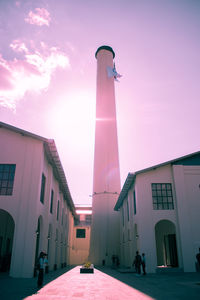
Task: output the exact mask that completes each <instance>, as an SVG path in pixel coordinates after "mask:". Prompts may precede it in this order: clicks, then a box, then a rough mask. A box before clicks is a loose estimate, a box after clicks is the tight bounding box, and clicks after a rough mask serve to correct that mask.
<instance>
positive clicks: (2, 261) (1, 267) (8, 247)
mask: <svg viewBox="0 0 200 300" xmlns="http://www.w3.org/2000/svg"><path fill="white" fill-rule="evenodd" d="M14 229H15V223H14V220H13V218H12V216H11V215H10V214H9V213H8V212H7V211H5V210H3V209H0V271H1V272H8V271H9V270H10V264H11V257H12V246H13V237H14Z"/></svg>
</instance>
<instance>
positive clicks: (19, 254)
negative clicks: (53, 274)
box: [0, 128, 69, 277]
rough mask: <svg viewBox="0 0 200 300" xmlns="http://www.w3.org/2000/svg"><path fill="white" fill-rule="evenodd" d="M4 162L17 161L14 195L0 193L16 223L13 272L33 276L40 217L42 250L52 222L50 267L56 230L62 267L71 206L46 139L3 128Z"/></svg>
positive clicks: (0, 146) (0, 133) (0, 155)
mask: <svg viewBox="0 0 200 300" xmlns="http://www.w3.org/2000/svg"><path fill="white" fill-rule="evenodd" d="M0 163H1V164H16V170H15V178H14V187H13V194H12V195H11V196H2V195H1V196H0V198H1V203H0V209H2V210H5V211H7V212H8V213H9V214H10V215H11V216H12V218H13V220H14V224H15V229H14V238H13V247H12V257H11V267H10V275H11V276H12V277H32V276H33V270H34V265H35V250H36V237H37V235H36V231H37V224H38V219H39V220H40V223H41V233H40V243H39V251H47V248H48V234H49V225H50V227H51V236H50V241H49V249H50V252H51V255H50V261H49V267H50V269H53V266H54V264H55V237H56V230H57V233H58V242H59V244H58V245H57V248H58V249H57V250H58V251H57V256H58V257H57V259H58V266H61V265H62V263H63V260H65V259H66V258H65V257H66V256H67V254H66V251H67V242H68V232H67V231H68V227H69V224H68V218H67V212H68V210H69V208H68V206H67V205H66V201H65V200H64V199H63V195H62V192H60V189H59V184H58V181H57V179H55V177H54V175H53V169H52V166H51V165H50V164H49V163H48V161H47V158H46V155H45V152H44V148H43V142H42V141H40V140H37V139H34V138H31V137H29V136H26V135H22V134H19V133H16V132H13V131H12V130H7V129H4V128H0ZM42 173H44V175H45V177H46V187H45V199H44V204H42V203H41V202H40V191H41V177H42ZM52 188H53V189H54V190H55V198H54V199H55V200H54V208H53V214H50V198H51V189H52ZM58 200H60V213H59V219H58V220H57V218H56V215H57V201H58ZM62 210H63V212H64V216H63V221H62ZM65 241H66V242H65ZM58 242H57V243H58Z"/></svg>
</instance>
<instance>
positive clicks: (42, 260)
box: [37, 252, 46, 289]
mask: <svg viewBox="0 0 200 300" xmlns="http://www.w3.org/2000/svg"><path fill="white" fill-rule="evenodd" d="M45 256H46V254H45V253H44V252H40V256H39V259H38V260H39V262H38V264H39V274H38V280H37V286H38V289H40V288H41V287H42V285H43V280H44V269H45Z"/></svg>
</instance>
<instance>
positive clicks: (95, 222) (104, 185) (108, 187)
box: [90, 46, 121, 266]
mask: <svg viewBox="0 0 200 300" xmlns="http://www.w3.org/2000/svg"><path fill="white" fill-rule="evenodd" d="M95 56H96V58H97V91H96V129H95V151H94V173H93V195H92V227H91V240H90V260H91V261H92V263H94V264H96V265H104V264H105V265H108V266H109V265H111V264H112V257H113V255H115V256H116V255H119V215H118V214H119V213H118V212H116V211H114V206H115V204H116V201H117V198H118V195H119V193H120V190H121V189H120V171H119V155H118V142H117V123H116V107H115V89H114V77H113V76H109V72H108V69H109V70H111V71H112V70H113V59H114V57H115V53H114V51H113V49H112V48H111V47H109V46H102V47H99V48H98V49H97V51H96V54H95Z"/></svg>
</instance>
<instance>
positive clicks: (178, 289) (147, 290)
mask: <svg viewBox="0 0 200 300" xmlns="http://www.w3.org/2000/svg"><path fill="white" fill-rule="evenodd" d="M79 269H80V267H74V268H65V269H61V270H58V271H54V272H49V273H48V274H45V282H44V286H43V288H42V289H40V290H39V291H37V288H36V286H37V278H30V279H15V278H10V277H9V276H8V275H7V274H3V273H2V274H0V299H1V300H22V299H26V300H46V299H48V300H60V299H69V300H70V299H71V300H75V299H87V300H97V299H99V300H100V299H101V300H104V299H108V300H126V299H127V300H129V299H132V300H133V299H137V300H140V299H141V300H150V299H158V300H173V299H174V300H175V299H182V300H186V299H187V300H188V299H191V300H193V299H194V300H196V299H200V273H170V274H147V275H146V276H140V277H138V276H136V274H135V273H119V272H118V271H117V270H114V269H110V268H99V269H95V270H94V274H80V270H79Z"/></svg>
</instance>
